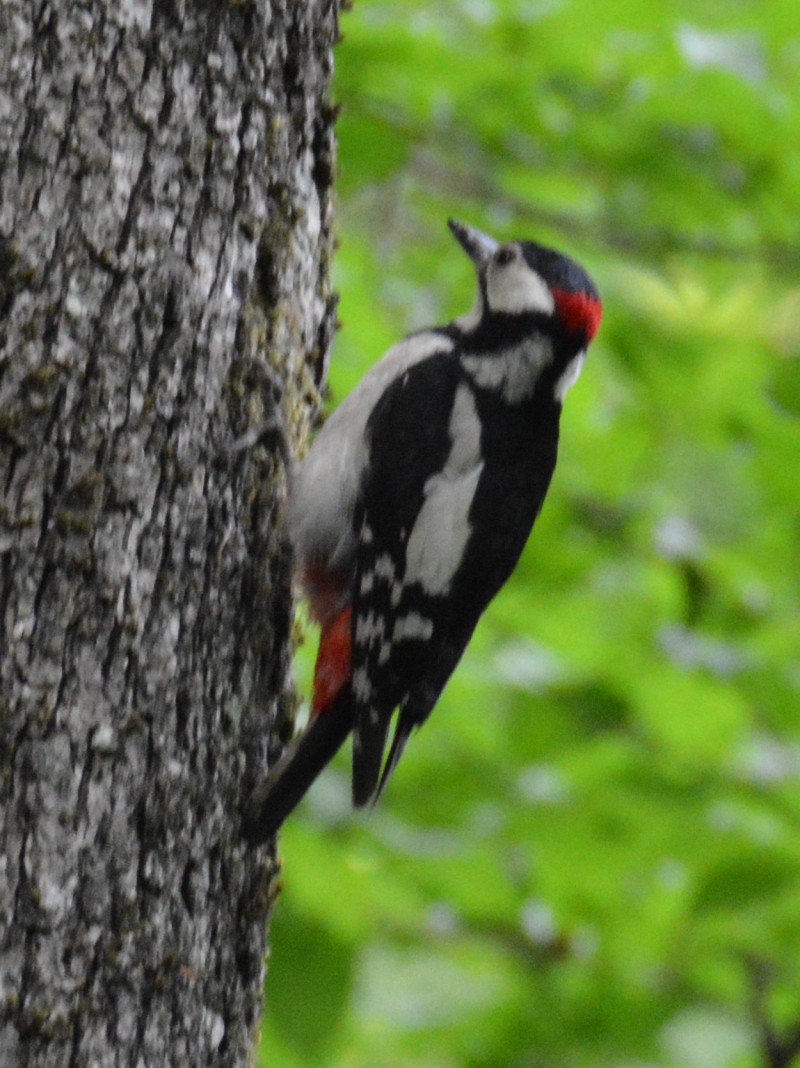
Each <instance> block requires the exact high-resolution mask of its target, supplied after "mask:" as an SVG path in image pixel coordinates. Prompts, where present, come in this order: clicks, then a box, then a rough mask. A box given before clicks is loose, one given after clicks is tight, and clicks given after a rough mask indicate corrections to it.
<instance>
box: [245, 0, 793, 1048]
mask: <svg viewBox="0 0 800 1068" xmlns="http://www.w3.org/2000/svg"><path fill="white" fill-rule="evenodd" d="M343 29H344V32H345V41H344V44H343V45H342V46H341V47H340V48H339V49H338V51H337V55H336V64H337V75H336V78H337V95H338V99H339V100H340V101H341V103H342V105H343V111H342V116H341V119H340V122H339V128H338V132H339V138H340V164H341V168H340V170H341V179H340V183H339V195H340V202H339V216H338V228H339V234H340V238H341V248H340V251H339V254H338V255H337V259H336V265H335V277H336V284H337V286H338V288H339V289H340V291H341V296H342V299H341V305H340V317H341V319H342V322H343V324H344V328H343V330H342V331H341V332H340V333H339V334H338V336H337V340H336V345H335V348H334V352H333V356H332V362H331V392H332V401H333V403H336V402H338V400H340V399H341V397H342V396H344V395H345V394H346V393H347V392H348V391H349V389H351V388H352V386H353V385H354V384H355V383H356V382H357V381H358V379H359V377H360V376H361V375H362V374H363V373H364V371H365V370H366V368H367V367H368V366H370V365H371V364H372V363H373V362H374V361H375V360H376V359H377V358H378V356H379V355H380V354H381V353H382V352H384V351H385V350H386V349H387V348H388V346H389V345H390V344H391V343H392V342H393V341H395V340H396V339H397V338H398V337H399V336H401V335H402V334H403V333H405V332H407V331H408V330H410V329H415V328H418V327H422V326H426V325H429V324H430V323H433V322H441V321H444V320H446V319H447V318H449V317H451V316H452V315H455V314H459V313H460V312H463V311H465V310H466V309H467V308H468V307H469V306H470V303H471V301H472V296H473V294H472V286H473V281H472V275H471V268H470V265H469V263H468V262H467V260H466V258H465V257H464V256H463V255H462V253H461V252H460V250H459V248H458V246H457V245H456V244H454V242H453V241H452V238H451V237H450V235H449V234H448V232H447V229H446V226H445V220H446V218H447V217H448V216H451V215H454V216H457V217H463V218H466V219H468V220H471V221H472V222H474V223H475V224H477V225H479V226H482V227H485V228H486V229H487V230H489V231H491V232H493V233H496V234H497V235H498V236H500V237H512V236H525V237H531V238H534V239H538V240H541V241H544V242H548V243H552V244H554V245H556V246H557V247H560V248H563V249H564V250H566V251H568V252H570V253H571V254H573V255H575V256H576V257H578V258H579V259H580V260H581V261H582V262H583V263H585V264H586V266H587V268H588V269H589V270H590V271H591V273H592V275H593V276H594V277H595V278H596V281H597V283H598V285H599V287H600V290H601V292H602V295H603V302H604V318H603V323H602V326H601V329H600V332H599V335H598V337H597V340H596V341H595V343H594V344H593V345H592V349H591V352H590V354H589V359H588V361H587V364H586V367H585V370H584V372H583V375H582V377H581V380H580V382H578V383H577V385H576V386H575V388H574V389H573V390H572V391H571V393H570V396H569V399H568V402H567V405H566V407H565V411H564V415H563V419H562V433H561V445H560V457H559V465H558V469H557V471H556V475H555V478H554V481H553V485H552V488H551V490H550V494H549V496H548V500H547V502H546V504H545V506H544V509H543V511H542V514H541V516H540V518H539V520H538V521H537V525H536V529H535V531H534V533H533V536H532V538H531V540H530V543H529V544H528V546H527V547H526V550H525V553H524V554H523V558H522V560H521V561H520V564H519V566H518V568H517V570H516V572H515V574H514V576H513V578H512V580H511V581H510V582H509V584H508V585H507V586H506V588H505V589H504V590H503V591H502V592H501V594H500V595H499V596H498V598H497V599H496V601H495V602H494V603H493V604H492V605H491V606H490V608H489V610H488V611H487V613H486V614H485V616H484V618H483V620H482V621H481V623H480V625H479V626H478V628H477V630H476V633H475V635H474V637H473V640H472V642H471V644H470V647H469V649H468V650H467V653H466V655H465V657H464V659H463V661H462V663H461V665H460V666H459V668H458V670H457V671H456V673H455V675H454V677H453V678H452V680H451V681H450V683H449V684H448V687H447V689H446V691H445V693H444V695H443V697H442V699H441V700H440V702H439V704H438V706H437V708H436V709H435V711H434V713H433V715H432V716H431V718H430V720H429V721H428V722H427V723H426V724H425V725H424V726H423V728H422V729H421V730H420V731H418V732H417V733H416V734H415V736H414V737H413V738H412V740H411V742H410V743H409V746H408V749H407V752H406V754H404V757H403V761H402V764H401V766H400V768H399V770H398V773H397V774H396V776H395V777H394V779H393V781H392V782H391V783H390V786H389V789H388V791H387V794H386V796H385V797H384V798H383V799H382V800H381V803H380V805H379V806H378V808H377V809H376V810H375V811H374V812H372V813H369V814H364V815H354V814H352V813H351V812H350V810H349V807H348V784H347V776H348V773H349V766H348V762H349V753H348V752H347V747H345V750H344V751H343V752H342V753H341V754H340V755H339V757H338V758H337V760H336V762H335V765H334V767H333V768H332V769H330V770H329V771H328V772H327V773H326V774H325V776H324V777H323V780H322V781H321V782H319V783H318V784H317V785H316V786H315V787H314V789H313V791H312V793H311V795H310V797H309V798H308V799H307V800H306V802H304V804H303V806H302V807H301V809H300V810H299V811H298V813H297V814H296V815H295V816H294V817H293V818H292V819H291V820H290V822H289V825H288V826H287V827H286V829H285V831H284V832H283V834H282V838H281V851H282V854H283V861H284V878H285V890H284V893H283V897H282V900H281V902H280V905H279V907H278V910H277V912H276V915H275V918H274V922H273V927H272V942H273V951H272V958H271V965H270V971H271V974H270V976H269V978H268V981H267V1009H266V1015H265V1030H264V1041H263V1061H264V1063H265V1064H267V1063H270V1064H281V1065H282V1066H285V1068H295V1066H296V1065H297V1066H302V1065H305V1064H309V1065H315V1066H316V1065H319V1064H323V1065H324V1064H329V1065H335V1066H337V1068H338V1066H341V1068H373V1066H375V1065H379V1066H380V1068H394V1066H395V1065H396V1066H398V1068H399V1066H406V1065H415V1066H420V1068H451V1066H452V1068H463V1066H467V1068H479V1066H480V1068H494V1066H497V1065H503V1066H509V1068H643V1066H645V1065H646V1066H647V1068H767V1066H766V1064H765V1061H764V1056H763V1052H762V1050H761V1048H760V1046H759V1039H758V1028H757V1026H756V1022H755V1021H754V1019H753V1004H754V993H755V991H754V985H753V984H754V982H755V979H754V975H755V974H756V973H755V971H754V965H753V962H754V961H757V962H758V974H759V975H760V976H762V977H763V976H766V977H767V978H766V980H764V981H765V982H766V990H765V995H764V997H765V1004H766V1005H767V1009H768V1011H769V1013H770V1014H771V1016H772V1017H774V1019H775V1021H776V1022H777V1023H778V1024H779V1025H780V1026H781V1027H782V1028H784V1029H790V1028H791V1027H793V1026H795V1025H796V1024H797V1022H798V1020H800V995H798V990H800V964H798V959H797V949H796V947H797V945H798V943H799V942H800V908H798V905H797V900H798V891H799V890H800V887H799V886H798V882H799V881H800V859H799V858H798V852H797V845H796V843H797V841H798V840H800V837H799V836H800V767H799V766H798V764H797V757H796V751H797V749H798V746H800V720H798V709H799V708H800V479H798V457H800V419H799V418H798V416H800V377H798V367H799V366H800V364H799V363H798V357H800V282H798V278H800V222H799V221H798V212H797V204H798V200H800V94H798V92H797V85H798V77H799V76H800V61H799V60H798V57H800V13H799V12H798V8H797V4H796V0H770V3H769V4H758V3H756V2H755V0H713V2H712V0H682V2H679V3H678V4H677V5H665V4H663V3H658V2H656V0H641V2H640V3H638V4H635V5H632V4H630V3H629V2H627V0H608V2H607V3H606V4H603V5H601V6H598V5H597V4H590V3H589V0H563V2H561V3H555V4H554V3H549V2H538V0H451V2H450V3H447V4H439V5H432V4H430V3H428V2H427V0H408V2H407V3H404V4H402V5H397V4H394V5H392V4H389V3H387V2H386V0H359V3H358V4H356V5H355V6H354V9H353V11H352V12H351V13H349V14H347V16H346V17H345V18H344V21H343ZM312 646H313V642H309V644H308V646H306V647H304V648H303V649H302V650H301V651H300V653H299V654H298V661H299V662H298V673H297V678H298V684H299V686H300V687H301V689H302V690H303V692H307V689H308V686H309V685H310V663H309V662H310V659H311V652H312V648H311V647H312ZM318 997H319V1012H318V1013H317V1009H316V1007H317V1004H318ZM295 1030H298V1031H300V1032H303V1031H304V1030H308V1032H309V1034H308V1035H307V1036H306V1037H302V1034H301V1036H300V1037H296V1036H295V1034H294V1032H295Z"/></svg>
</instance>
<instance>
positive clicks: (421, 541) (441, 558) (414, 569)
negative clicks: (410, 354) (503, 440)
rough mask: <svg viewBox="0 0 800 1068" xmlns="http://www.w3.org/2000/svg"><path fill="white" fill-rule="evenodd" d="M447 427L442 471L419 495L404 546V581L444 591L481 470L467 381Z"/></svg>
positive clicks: (458, 557)
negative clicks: (447, 448) (420, 500)
mask: <svg viewBox="0 0 800 1068" xmlns="http://www.w3.org/2000/svg"><path fill="white" fill-rule="evenodd" d="M449 429H450V440H451V442H452V445H451V448H450V455H449V456H448V458H447V462H446V463H445V466H444V468H443V470H442V471H441V472H440V473H439V474H436V475H433V476H432V477H431V478H429V479H428V481H427V482H426V483H425V500H424V501H423V504H422V508H421V509H420V511H419V515H418V516H417V519H416V522H415V523H414V528H413V530H412V531H411V535H410V537H409V539H408V545H407V546H406V572H405V579H406V582H407V583H411V582H418V583H419V584H420V585H421V586H422V588H423V589H424V590H425V592H426V593H429V594H434V595H442V594H446V593H447V591H448V590H449V588H450V582H451V580H452V578H453V576H454V575H455V573H456V571H457V570H458V567H459V565H460V563H461V561H462V559H463V557H464V550H465V549H466V546H467V541H468V540H469V535H470V529H471V528H470V525H469V510H470V507H471V505H472V500H473V498H474V496H475V490H476V489H477V486H478V479H479V478H480V475H481V471H482V470H483V461H482V460H481V451H480V446H481V424H480V420H479V419H478V413H477V411H476V409H475V398H474V396H473V393H472V390H471V389H470V388H469V386H467V385H463V384H462V385H460V386H459V387H458V389H457V390H456V395H455V398H454V401H453V411H452V413H451V416H450V427H449Z"/></svg>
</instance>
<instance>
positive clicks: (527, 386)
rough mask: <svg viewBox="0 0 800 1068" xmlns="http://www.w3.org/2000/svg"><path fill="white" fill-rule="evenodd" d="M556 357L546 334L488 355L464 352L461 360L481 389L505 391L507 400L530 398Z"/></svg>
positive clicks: (508, 402) (517, 401) (507, 402)
mask: <svg viewBox="0 0 800 1068" xmlns="http://www.w3.org/2000/svg"><path fill="white" fill-rule="evenodd" d="M552 359H553V347H552V345H551V344H550V342H549V341H548V339H547V338H545V337H544V336H543V335H537V336H535V337H533V338H526V339H525V340H524V341H521V342H520V343H519V344H518V345H513V346H511V347H510V348H508V349H501V350H500V351H499V352H493V353H491V355H487V356H463V357H462V359H461V364H462V366H463V368H464V370H465V371H466V372H467V374H468V375H470V377H471V378H472V379H473V381H474V382H475V384H476V385H477V386H480V387H481V389H488V390H492V391H494V392H496V393H500V394H502V397H503V400H504V401H505V402H506V404H521V403H522V402H523V401H526V400H530V398H531V397H532V396H533V393H534V390H535V389H536V383H537V382H538V381H539V376H540V375H541V373H542V371H543V370H544V368H545V367H547V365H548V364H549V363H550V362H551V361H552Z"/></svg>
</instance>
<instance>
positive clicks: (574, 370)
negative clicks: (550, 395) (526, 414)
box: [553, 349, 586, 404]
mask: <svg viewBox="0 0 800 1068" xmlns="http://www.w3.org/2000/svg"><path fill="white" fill-rule="evenodd" d="M585 359H586V350H585V349H582V350H581V351H580V352H579V353H578V355H577V356H573V357H572V359H571V360H570V361H569V363H568V364H567V366H566V368H565V370H564V371H563V372H562V374H561V376H560V377H559V379H558V381H557V382H556V385H555V389H554V391H553V392H554V394H555V398H556V400H557V401H558V402H559V404H563V403H564V398H565V397H566V395H567V393H568V392H569V390H570V389H571V388H572V387H573V386H574V385H575V383H576V382H577V381H578V378H579V377H580V373H581V369H582V367H583V363H584V360H585Z"/></svg>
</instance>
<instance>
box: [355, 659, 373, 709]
mask: <svg viewBox="0 0 800 1068" xmlns="http://www.w3.org/2000/svg"><path fill="white" fill-rule="evenodd" d="M352 685H353V696H354V697H355V699H356V700H357V701H362V702H366V701H369V700H370V698H371V697H372V683H371V682H370V680H369V675H368V674H367V671H366V668H363V667H362V668H357V669H356V670H355V671H354V672H353V683H352Z"/></svg>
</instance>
